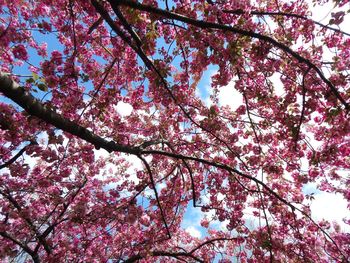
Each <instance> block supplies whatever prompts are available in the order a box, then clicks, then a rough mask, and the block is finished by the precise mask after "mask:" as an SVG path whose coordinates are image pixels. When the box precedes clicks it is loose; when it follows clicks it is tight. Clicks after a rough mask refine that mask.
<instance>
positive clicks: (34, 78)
mask: <svg viewBox="0 0 350 263" xmlns="http://www.w3.org/2000/svg"><path fill="white" fill-rule="evenodd" d="M32 76H33V80H35V81H37V80H38V79H39V75H38V74H36V73H35V72H32Z"/></svg>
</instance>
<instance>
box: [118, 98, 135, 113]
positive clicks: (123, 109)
mask: <svg viewBox="0 0 350 263" xmlns="http://www.w3.org/2000/svg"><path fill="white" fill-rule="evenodd" d="M116 110H117V112H118V113H119V114H120V115H121V116H122V117H127V116H129V115H130V114H131V112H132V110H133V107H132V106H131V105H130V104H129V103H125V102H123V101H119V102H118V104H117V106H116Z"/></svg>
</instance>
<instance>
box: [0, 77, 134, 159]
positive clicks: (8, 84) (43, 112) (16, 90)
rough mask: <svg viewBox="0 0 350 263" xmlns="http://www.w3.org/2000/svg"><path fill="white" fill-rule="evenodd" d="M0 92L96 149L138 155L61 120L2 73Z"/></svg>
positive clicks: (132, 150) (123, 146)
mask: <svg viewBox="0 0 350 263" xmlns="http://www.w3.org/2000/svg"><path fill="white" fill-rule="evenodd" d="M0 92H2V93H3V94H4V95H5V96H6V97H8V98H9V99H11V100H13V101H14V102H16V103H17V104H18V105H20V106H21V107H22V108H23V109H25V111H26V112H28V113H29V114H30V115H33V116H35V117H38V118H39V119H41V120H43V121H45V122H47V123H49V124H52V125H53V126H55V127H57V128H59V129H61V130H63V131H65V132H68V133H70V134H73V135H76V136H78V137H79V138H81V139H83V140H85V141H87V142H89V143H92V144H93V145H95V147H96V148H98V149H99V148H103V149H105V150H107V151H108V152H113V151H117V152H124V153H130V154H137V153H138V149H137V148H132V147H128V146H125V145H121V144H118V143H115V142H113V141H107V140H105V139H103V138H101V137H99V136H97V135H96V134H94V133H92V132H91V131H89V130H88V129H86V128H84V127H82V126H80V125H78V124H76V123H75V122H73V121H70V120H68V119H65V118H63V117H62V116H61V115H59V114H57V113H56V112H55V111H53V110H51V109H50V108H49V107H47V106H45V105H44V104H42V103H41V102H39V101H38V100H37V99H36V98H34V97H33V96H32V95H31V94H30V93H29V92H27V91H25V89H24V88H22V87H20V86H19V85H18V84H17V83H16V82H14V81H13V80H12V79H11V78H10V77H9V76H7V75H6V74H4V73H2V72H0Z"/></svg>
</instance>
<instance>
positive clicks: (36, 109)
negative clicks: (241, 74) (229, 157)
mask: <svg viewBox="0 0 350 263" xmlns="http://www.w3.org/2000/svg"><path fill="white" fill-rule="evenodd" d="M0 92H2V93H4V95H5V96H7V97H8V98H9V99H11V100H13V101H14V102H16V103H17V104H18V105H20V106H21V107H22V108H23V109H25V110H26V111H27V112H28V113H29V114H31V115H33V116H36V117H38V118H40V119H41V120H43V121H45V122H47V123H49V124H51V125H54V126H55V127H57V128H59V129H61V130H63V131H65V132H68V133H70V134H72V135H75V136H77V137H79V138H80V139H82V140H85V141H87V142H89V143H91V144H93V145H95V147H96V148H103V149H105V150H107V151H108V152H121V153H127V154H132V155H136V156H142V155H149V154H150V155H161V156H167V157H170V158H173V159H177V160H188V161H194V162H197V163H201V164H204V165H208V166H211V167H215V168H218V169H222V170H225V171H228V172H232V173H235V174H237V175H239V176H241V177H243V178H247V179H249V180H251V181H253V182H255V183H256V184H259V185H260V186H262V187H263V189H265V190H266V191H267V193H268V194H269V195H270V196H272V197H274V198H276V199H277V200H279V201H280V202H282V203H283V204H285V205H286V206H288V207H290V208H291V209H292V211H295V210H296V211H299V212H300V213H301V214H303V215H304V216H305V217H306V218H308V219H309V220H310V221H311V222H312V223H313V224H314V225H315V226H316V227H317V228H318V229H319V230H320V231H321V232H322V233H323V234H324V235H325V236H326V237H327V238H328V239H329V240H330V241H331V242H332V243H333V244H334V245H335V246H336V247H337V249H338V251H340V253H342V255H343V256H344V253H343V252H342V250H341V249H340V248H339V246H338V245H337V243H336V242H335V241H334V239H333V238H332V237H331V236H330V235H329V234H328V233H327V232H326V231H325V230H324V229H322V227H320V226H319V225H318V224H317V223H316V222H315V221H314V220H313V219H312V218H311V216H309V215H308V214H307V213H305V212H304V211H302V210H301V209H299V208H297V207H296V206H295V205H293V204H292V203H290V202H288V201H287V200H286V199H284V198H283V197H281V196H280V195H279V194H277V193H276V192H275V191H273V190H272V189H271V188H270V187H269V186H268V185H267V184H265V183H264V182H262V181H260V180H259V179H257V178H255V177H253V176H251V175H249V174H245V173H243V172H241V171H239V170H237V169H236V168H233V167H230V166H228V165H226V164H222V163H217V162H215V161H211V160H206V159H202V158H199V157H195V156H187V155H183V154H179V153H173V152H166V151H161V150H143V149H142V148H140V147H133V146H129V145H122V144H118V143H115V142H114V141H107V140H105V139H103V138H101V137H99V136H98V135H96V134H94V133H93V132H91V131H89V130H88V129H87V128H84V127H82V126H80V125H79V124H77V123H75V122H73V121H70V120H67V119H66V118H64V117H63V116H61V115H60V114H58V113H56V112H55V111H53V110H51V109H49V108H48V107H47V106H45V105H43V104H42V103H41V102H39V101H38V100H37V99H36V98H34V97H33V96H32V95H31V94H30V93H29V92H27V91H25V90H24V88H23V87H20V86H19V85H18V83H16V82H14V81H13V80H12V79H11V78H10V77H9V76H7V75H6V74H3V73H0ZM38 236H39V237H40V235H38ZM344 257H345V256H344Z"/></svg>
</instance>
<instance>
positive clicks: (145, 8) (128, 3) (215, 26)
mask: <svg viewBox="0 0 350 263" xmlns="http://www.w3.org/2000/svg"><path fill="white" fill-rule="evenodd" d="M109 2H110V1H109ZM117 4H119V5H124V6H128V7H130V8H134V9H137V10H141V11H145V12H148V13H152V14H156V15H159V16H161V17H165V18H169V19H174V20H177V21H181V22H184V23H186V24H189V25H193V26H196V27H199V28H203V29H208V28H211V29H219V30H223V31H228V32H232V33H234V34H239V35H242V36H247V37H251V38H256V39H260V40H262V41H264V42H268V43H271V44H272V45H273V46H275V47H277V48H279V49H281V50H282V51H284V52H285V53H287V54H289V55H291V56H292V57H294V58H295V59H296V60H297V61H299V62H300V63H304V64H306V65H307V66H308V67H310V68H312V69H313V70H315V72H316V73H317V75H318V76H319V77H320V78H321V79H322V81H323V82H324V83H325V84H326V85H327V86H328V88H329V89H330V90H331V91H332V93H333V94H334V95H335V97H336V98H337V99H338V100H339V101H340V102H341V103H342V104H343V106H344V107H345V109H346V111H347V112H349V111H350V105H349V104H348V103H347V102H346V100H345V99H344V98H343V97H342V96H341V94H340V93H339V91H338V90H337V89H336V87H335V86H334V85H333V83H332V82H331V81H330V80H329V79H327V78H326V77H325V75H324V74H323V72H322V71H321V70H320V69H319V68H318V67H317V66H316V65H315V64H313V63H312V62H311V61H310V60H309V59H306V58H304V57H303V56H301V55H299V54H298V53H297V52H295V51H294V50H292V49H291V48H289V47H288V46H286V45H284V44H282V43H280V42H278V41H277V40H275V39H273V38H272V37H269V36H266V35H262V34H259V33H256V32H254V31H247V30H244V29H241V28H237V27H233V26H228V25H223V24H218V23H212V22H207V21H203V20H196V19H193V18H189V17H186V16H183V15H181V14H177V13H173V12H169V11H166V10H163V9H160V8H156V7H153V6H149V5H144V4H141V3H139V2H134V1H130V0H118V2H117Z"/></svg>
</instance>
